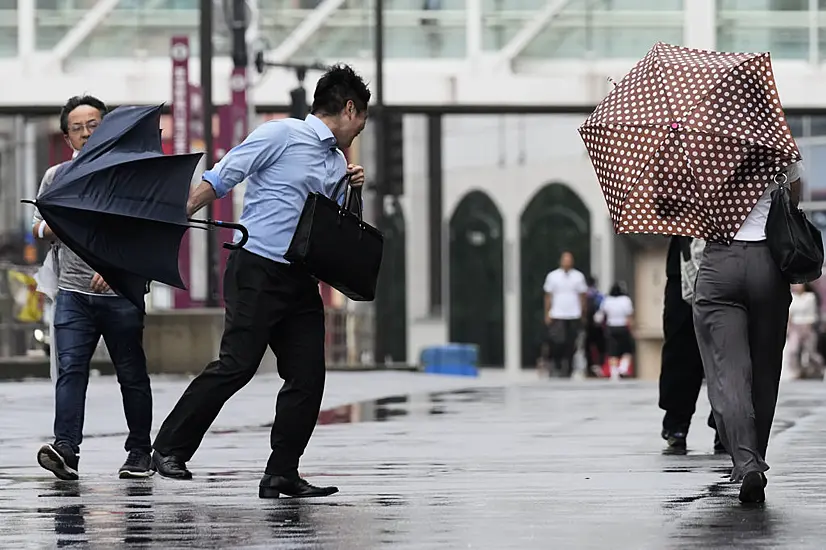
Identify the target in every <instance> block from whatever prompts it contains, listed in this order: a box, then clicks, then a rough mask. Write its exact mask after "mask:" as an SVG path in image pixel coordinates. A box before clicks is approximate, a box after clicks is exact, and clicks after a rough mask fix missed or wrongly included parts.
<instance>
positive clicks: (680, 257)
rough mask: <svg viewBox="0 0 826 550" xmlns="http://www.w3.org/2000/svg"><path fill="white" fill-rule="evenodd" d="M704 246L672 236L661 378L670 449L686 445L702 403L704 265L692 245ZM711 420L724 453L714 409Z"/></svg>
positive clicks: (664, 427) (717, 445)
mask: <svg viewBox="0 0 826 550" xmlns="http://www.w3.org/2000/svg"><path fill="white" fill-rule="evenodd" d="M702 246H703V244H702V243H701V242H698V241H697V239H692V238H690V237H671V240H670V243H669V246H668V255H667V257H666V264H665V274H666V281H665V292H664V296H663V347H662V361H661V367H660V384H659V390H660V397H659V407H660V409H662V410H664V411H665V414H664V415H663V420H662V431H661V432H660V435H661V436H662V438H663V439H665V440H666V442H667V444H668V448H669V451H672V452H677V453H683V452H685V451H686V448H687V438H688V432H689V428H690V427H691V417H692V416H694V412H695V410H696V408H697V399H698V398H699V396H700V390H701V388H702V386H703V378H704V376H705V373H704V371H703V360H702V357H701V356H700V348H699V347H698V345H697V335H696V334H695V331H694V317H693V314H692V310H691V304H692V301H693V293H694V280H695V278H696V273H697V269H698V268H699V263H697V262H695V259H696V256H695V257H692V253H691V251H692V247H693V248H694V249H695V250H697V249H698V248H699V249H700V250H702ZM707 424H708V426H709V427H710V428H712V429H713V430H714V452H715V453H724V452H725V448H724V447H723V443H722V441H720V436H719V434H718V433H717V429H716V424H715V422H714V414H713V413H711V412H710V413H709V416H708V421H707Z"/></svg>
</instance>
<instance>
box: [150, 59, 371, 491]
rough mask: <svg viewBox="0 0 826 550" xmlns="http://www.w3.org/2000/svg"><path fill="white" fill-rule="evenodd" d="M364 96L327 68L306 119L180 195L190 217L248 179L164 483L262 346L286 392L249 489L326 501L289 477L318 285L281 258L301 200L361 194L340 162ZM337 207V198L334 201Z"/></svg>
mask: <svg viewBox="0 0 826 550" xmlns="http://www.w3.org/2000/svg"><path fill="white" fill-rule="evenodd" d="M369 102H370V91H369V90H368V89H367V86H366V85H365V84H364V81H363V80H362V79H361V77H359V76H358V75H357V74H356V73H355V72H353V70H352V69H351V68H350V67H348V66H346V65H338V66H334V67H332V68H331V69H330V70H329V71H328V72H327V73H325V74H324V76H322V77H321V79H320V80H319V81H318V84H317V86H316V90H315V94H314V99H313V106H312V114H310V115H308V116H307V118H306V119H305V120H297V119H291V118H288V119H283V120H277V121H272V122H267V123H265V124H262V125H261V126H259V127H258V128H256V129H255V130H254V131H253V132H252V133H251V134H250V135H249V136H248V137H247V139H245V140H244V142H243V143H241V144H240V145H238V146H236V147H234V148H233V149H232V150H230V151H229V153H227V155H226V156H225V157H224V158H223V159H221V161H220V162H218V163H217V164H216V165H215V166H214V167H213V168H212V169H211V170H208V171H207V172H205V173H204V175H203V181H202V182H201V183H200V185H198V186H197V187H196V188H195V189H194V190H193V191H192V193H191V194H190V197H189V202H188V205H187V210H188V212H187V213H188V215H190V216H191V215H192V214H193V213H195V212H197V211H198V210H200V209H201V208H202V207H203V206H205V205H206V204H208V203H209V202H211V201H213V200H215V199H216V198H220V197H223V196H225V195H226V194H227V193H228V192H229V190H230V189H232V188H233V187H234V186H236V185H238V184H239V183H240V182H241V181H243V180H245V179H246V180H247V190H246V193H245V194H244V209H243V213H242V215H241V220H240V221H241V223H242V224H243V225H245V226H246V227H247V229H248V231H249V240H248V241H247V243H246V245H244V248H242V249H240V250H235V251H233V252H232V253H231V254H230V257H229V260H228V261H227V267H226V272H225V275H224V302H225V307H226V319H225V322H224V334H223V337H222V339H221V348H220V352H219V358H218V360H217V361H213V362H212V363H210V364H209V365H207V366H206V368H205V369H204V371H203V372H201V374H199V375H198V376H197V377H196V378H195V379H194V380H193V381H192V382H191V383H190V385H189V387H188V388H187V389H186V391H185V392H184V394H183V395H182V396H181V398H180V400H179V401H178V403H177V404H176V405H175V408H174V409H173V410H172V412H171V413H170V414H169V416H168V417H167V418H166V420H165V421H164V423H163V425H162V426H161V429H160V431H159V432H158V435H157V437H156V439H155V443H154V445H153V446H154V449H155V453H154V455H153V463H154V466H155V468H156V469H157V471H158V473H159V474H161V475H162V476H164V477H170V478H176V479H190V478H191V477H192V473H191V472H190V471H189V470H188V469H187V467H186V463H187V462H188V461H189V460H190V459H191V458H192V455H193V454H194V453H195V451H196V450H197V448H198V446H199V445H200V443H201V440H202V439H203V437H204V434H205V433H206V431H207V430H208V429H209V427H210V425H211V424H212V422H213V421H214V420H215V417H217V416H218V413H219V412H220V410H221V407H222V406H223V404H224V403H225V402H226V401H227V399H229V398H230V397H231V396H232V395H233V394H235V393H236V392H237V391H238V390H240V389H241V388H242V387H244V385H246V384H247V383H248V382H249V381H250V380H251V379H252V377H253V375H254V374H255V372H256V370H257V369H258V366H259V364H260V363H261V359H262V358H263V356H264V352H265V351H266V349H267V346H268V345H269V346H270V348H272V350H273V353H275V355H276V357H277V359H278V373H279V375H280V376H281V378H283V379H284V386H283V387H282V388H281V391H280V392H279V394H278V400H277V402H276V416H275V421H274V422H273V427H272V433H271V439H270V443H271V447H272V454H271V455H270V459H269V461H268V463H267V467H266V469H265V470H264V477H263V478H262V479H261V483H260V485H259V496H260V497H261V498H278V497H279V496H280V495H282V494H284V495H287V496H291V497H311V496H327V495H331V494H333V493H335V492H337V491H338V489H337V488H336V487H316V486H313V485H310V484H309V483H308V482H307V481H305V480H304V479H302V478H301V477H299V475H298V461H299V458H300V457H301V455H302V454H303V453H304V449H305V447H306V446H307V443H308V442H309V440H310V436H311V435H312V432H313V429H314V427H315V424H316V421H317V420H318V413H319V409H320V407H321V397H322V395H323V393H324V378H325V373H326V367H325V364H324V306H323V303H322V301H321V296H320V294H319V291H318V283H317V282H316V281H315V279H313V278H312V277H311V276H310V275H309V273H307V272H306V271H305V270H304V269H302V268H300V267H298V266H293V265H291V264H289V263H288V262H287V261H286V260H285V259H284V254H285V253H286V251H287V248H288V247H289V244H290V241H291V240H292V237H293V233H294V232H295V228H296V226H297V224H298V219H299V216H300V214H301V210H302V208H303V207H304V202H305V201H306V199H307V196H308V195H309V194H310V193H313V192H319V193H324V194H325V195H327V196H331V194H332V193H333V191H334V188H335V186H336V184H337V183H338V182H339V181H340V180H341V179H342V178H343V177H344V176H345V175H349V176H350V185H351V186H353V187H358V186H361V185H362V184H363V183H364V169H363V168H362V167H361V166H354V165H348V164H347V161H346V159H345V157H344V154H343V153H342V152H341V149H345V148H347V147H349V146H350V144H351V143H352V142H353V140H354V139H355V137H356V136H358V135H359V133H361V131H362V130H363V129H364V125H365V123H366V121H367V105H368V103H369ZM335 200H337V201H339V203H341V201H342V200H343V193H342V194H340V196H338V197H335Z"/></svg>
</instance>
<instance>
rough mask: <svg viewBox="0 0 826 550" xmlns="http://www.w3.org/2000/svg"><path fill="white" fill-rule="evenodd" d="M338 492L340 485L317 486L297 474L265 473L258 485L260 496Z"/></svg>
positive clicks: (276, 496) (298, 495)
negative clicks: (274, 474)
mask: <svg viewBox="0 0 826 550" xmlns="http://www.w3.org/2000/svg"><path fill="white" fill-rule="evenodd" d="M335 493H338V487H316V486H315V485H310V484H309V483H307V481H306V480H304V479H302V478H300V477H298V476H297V475H296V476H294V477H293V476H290V477H285V476H273V475H270V474H264V477H262V478H261V483H260V484H259V486H258V496H259V497H260V498H278V497H280V496H281V495H284V496H286V497H292V498H307V497H326V496H330V495H332V494H335Z"/></svg>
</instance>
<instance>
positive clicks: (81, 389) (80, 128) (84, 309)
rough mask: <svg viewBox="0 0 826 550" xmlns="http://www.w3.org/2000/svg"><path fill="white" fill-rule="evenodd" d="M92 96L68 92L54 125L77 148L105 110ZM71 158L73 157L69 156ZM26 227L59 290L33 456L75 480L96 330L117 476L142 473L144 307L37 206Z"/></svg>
mask: <svg viewBox="0 0 826 550" xmlns="http://www.w3.org/2000/svg"><path fill="white" fill-rule="evenodd" d="M106 111H107V109H106V105H105V104H104V103H103V102H102V101H100V100H99V99H97V98H95V97H92V96H88V95H87V96H83V97H72V98H71V99H69V100H68V101H67V102H66V104H65V105H64V106H63V109H62V110H61V112H60V129H61V131H62V132H63V135H64V137H65V139H66V142H67V143H68V144H69V145H70V146H71V147H72V149H73V150H74V155H77V154H78V152H79V151H80V150H81V148H82V147H83V146H84V145H85V144H86V142H87V141H88V140H89V138H90V137H91V136H92V133H93V132H94V131H95V130H96V129H97V127H98V126H99V125H100V123H101V121H102V120H103V117H104V115H105V114H106ZM73 158H74V157H73ZM70 162H71V161H67V162H64V163H61V164H59V165H56V166H52V167H51V168H49V169H48V170H47V171H46V173H45V174H44V176H43V180H42V182H41V183H40V190H39V191H38V196H39V195H40V194H41V193H43V191H44V190H46V189H47V188H48V187H49V186H50V185H51V184H52V182H53V181H54V180H55V179H57V178H58V177H59V176H60V174H61V173H62V172H63V170H65V169H67V168H68V166H69V163H70ZM32 233H33V234H34V236H35V237H36V238H37V239H41V240H47V241H52V242H53V243H54V245H53V247H52V250H51V251H50V254H56V256H53V257H52V261H53V264H54V265H55V266H56V270H55V271H56V272H57V276H58V290H57V296H56V298H55V304H54V312H53V315H54V320H53V322H54V334H53V338H52V346H53V347H54V348H55V351H54V352H53V353H56V354H57V371H58V372H57V383H56V384H55V418H54V442H53V443H50V444H46V445H43V446H42V447H41V448H40V450H39V451H38V453H37V461H38V463H39V464H40V465H41V466H42V467H43V468H45V469H47V470H49V471H50V472H52V473H53V474H54V475H55V476H57V477H58V478H60V479H70V480H71V479H78V467H79V460H80V444H81V442H82V441H83V423H84V417H85V408H86V388H87V386H88V384H89V365H90V363H91V361H92V356H93V355H94V353H95V350H96V349H97V345H98V342H99V341H100V338H101V336H102V337H103V341H104V342H105V343H106V348H107V349H108V351H109V356H110V357H111V359H112V363H113V365H114V367H115V373H116V375H117V379H118V384H119V385H120V391H121V396H122V398H123V411H124V413H125V415H126V424H127V426H128V427H129V435H128V436H127V438H126V443H125V445H124V448H125V449H126V452H127V453H128V455H127V458H126V461H125V462H124V464H123V466H121V468H120V470H119V471H118V472H119V477H121V478H131V477H148V476H150V475H152V474H153V471H152V469H151V460H150V451H151V440H150V435H149V432H150V429H151V427H152V390H151V386H150V382H149V375H148V373H147V370H146V356H145V355H144V351H143V328H144V313H143V312H142V311H141V310H140V309H138V308H137V307H135V305H134V304H132V302H130V301H129V300H127V299H126V298H124V297H122V296H119V295H117V294H116V293H115V292H114V291H113V290H112V289H110V288H109V285H108V284H106V281H104V280H103V278H102V277H101V276H100V275H99V274H97V273H95V271H94V270H93V269H92V268H91V267H89V265H88V264H86V262H84V261H83V260H82V259H80V257H78V256H77V254H75V253H74V252H72V251H71V250H70V249H69V247H67V246H63V245H61V244H60V243H59V242H58V240H57V237H56V236H55V234H54V233H53V232H52V231H51V229H49V226H48V224H47V223H46V222H45V221H44V220H43V217H42V216H41V215H40V212H39V211H38V210H37V209H35V214H34V220H33V226H32Z"/></svg>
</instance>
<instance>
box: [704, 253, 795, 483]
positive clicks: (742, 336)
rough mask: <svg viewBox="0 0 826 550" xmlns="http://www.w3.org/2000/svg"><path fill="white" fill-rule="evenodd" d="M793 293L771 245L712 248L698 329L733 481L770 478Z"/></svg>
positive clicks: (707, 256)
mask: <svg viewBox="0 0 826 550" xmlns="http://www.w3.org/2000/svg"><path fill="white" fill-rule="evenodd" d="M789 304H791V291H790V288H789V284H788V283H787V282H786V281H785V280H784V279H783V277H782V275H781V274H780V270H779V269H778V268H777V265H776V264H775V263H774V260H772V257H771V254H770V253H769V249H768V247H767V246H766V244H765V242H759V243H746V242H737V241H735V242H734V243H732V245H731V246H726V245H722V244H715V243H709V244H708V245H707V246H706V248H705V252H704V253H703V260H702V263H701V265H700V271H699V273H698V275H697V283H696V287H695V301H694V327H695V330H696V332H697V343H698V344H699V347H700V355H701V356H702V358H703V369H704V370H705V374H706V381H707V384H708V399H709V401H710V402H711V408H712V411H713V412H714V419H715V421H716V422H717V429H718V430H719V433H720V439H721V440H722V442H723V445H725V447H726V450H728V452H729V454H730V455H731V457H732V461H733V463H734V468H733V469H732V472H731V480H732V481H740V480H742V479H743V477H744V476H745V475H746V474H747V473H749V472H753V471H757V472H765V471H766V470H768V469H769V466H768V465H767V464H766V449H767V447H768V445H769V433H770V432H771V426H772V421H773V420H774V411H775V407H776V405H777V389H778V386H779V385H780V369H781V365H782V362H783V346H784V345H785V343H786V325H787V323H788V319H789Z"/></svg>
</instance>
